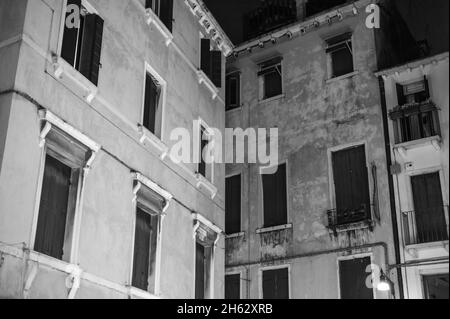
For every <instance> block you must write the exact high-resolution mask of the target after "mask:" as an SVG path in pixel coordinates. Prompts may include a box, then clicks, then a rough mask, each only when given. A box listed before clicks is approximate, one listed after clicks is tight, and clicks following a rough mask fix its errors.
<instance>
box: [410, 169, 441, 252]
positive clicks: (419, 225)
mask: <svg viewBox="0 0 450 319" xmlns="http://www.w3.org/2000/svg"><path fill="white" fill-rule="evenodd" d="M411 188H412V197H413V203H414V211H412V212H404V213H403V226H404V227H403V229H404V230H405V242H406V245H417V244H424V243H431V242H439V241H446V240H448V225H447V218H446V211H445V210H446V207H445V206H444V202H443V199H442V187H441V180H440V175H439V173H438V172H436V173H431V174H425V175H418V176H412V177H411Z"/></svg>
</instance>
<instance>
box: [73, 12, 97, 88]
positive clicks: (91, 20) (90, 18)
mask: <svg viewBox="0 0 450 319" xmlns="http://www.w3.org/2000/svg"><path fill="white" fill-rule="evenodd" d="M102 39H103V19H102V18H100V17H99V16H98V15H96V14H88V15H86V17H85V22H84V30H83V40H82V45H81V57H80V70H79V71H80V73H81V74H83V75H84V76H85V77H86V78H87V79H89V80H90V81H91V82H92V83H93V84H95V85H97V84H98V74H99V70H100V58H101V51H102Z"/></svg>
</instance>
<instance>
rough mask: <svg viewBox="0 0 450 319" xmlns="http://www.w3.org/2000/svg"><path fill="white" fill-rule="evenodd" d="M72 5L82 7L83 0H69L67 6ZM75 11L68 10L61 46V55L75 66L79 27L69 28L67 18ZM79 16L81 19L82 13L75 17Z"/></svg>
mask: <svg viewBox="0 0 450 319" xmlns="http://www.w3.org/2000/svg"><path fill="white" fill-rule="evenodd" d="M70 5H76V6H77V7H78V8H81V0H68V1H67V7H69V6H70ZM73 14H75V13H74V12H66V16H65V21H64V34H63V42H62V47H61V57H62V58H63V59H64V60H66V62H67V63H69V64H70V65H72V66H74V65H75V56H76V49H77V38H78V31H79V28H68V27H67V19H68V17H69V15H70V16H73ZM77 18H78V21H80V15H79V14H78V16H77V17H75V19H77ZM78 27H79V26H78Z"/></svg>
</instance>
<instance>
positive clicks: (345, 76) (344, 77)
mask: <svg viewBox="0 0 450 319" xmlns="http://www.w3.org/2000/svg"><path fill="white" fill-rule="evenodd" d="M358 74H359V71H353V72H351V73H347V74H344V75H341V76H337V77H335V78H331V79H328V80H326V83H327V84H329V83H333V82H336V81H340V80H344V79H348V78H351V77H354V76H356V75H358Z"/></svg>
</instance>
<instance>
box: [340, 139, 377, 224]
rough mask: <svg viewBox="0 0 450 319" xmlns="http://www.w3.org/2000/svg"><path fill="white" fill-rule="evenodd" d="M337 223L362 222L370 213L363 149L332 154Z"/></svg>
mask: <svg viewBox="0 0 450 319" xmlns="http://www.w3.org/2000/svg"><path fill="white" fill-rule="evenodd" d="M333 176H334V185H335V193H336V210H337V213H338V223H345V222H356V221H361V220H364V219H365V218H367V217H368V216H369V213H370V193H369V176H368V172H367V163H366V154H365V147H364V146H360V147H355V148H351V149H346V150H343V151H339V152H336V153H333Z"/></svg>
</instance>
